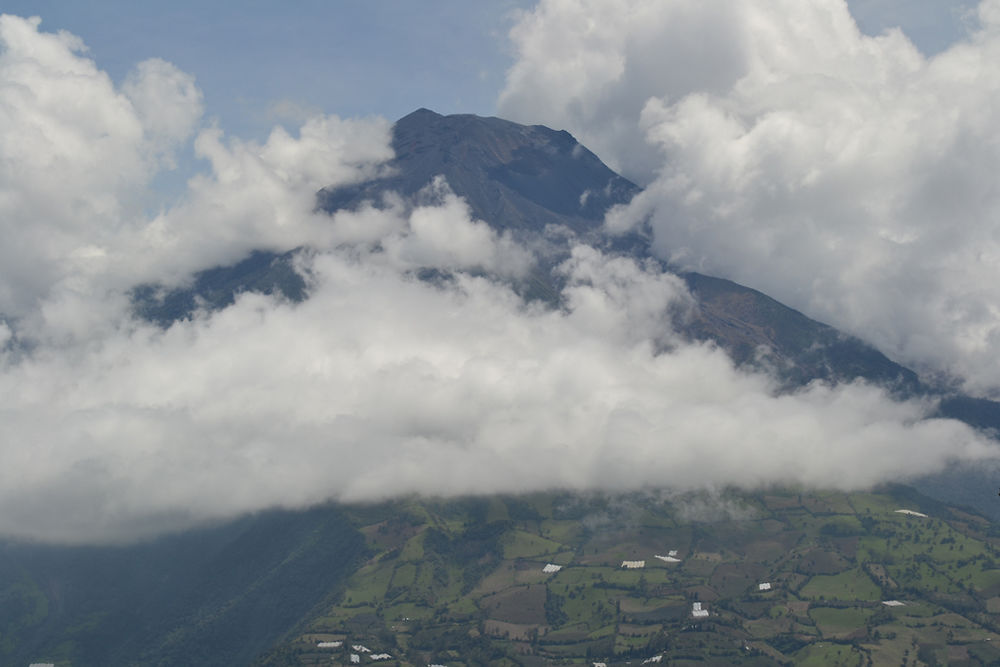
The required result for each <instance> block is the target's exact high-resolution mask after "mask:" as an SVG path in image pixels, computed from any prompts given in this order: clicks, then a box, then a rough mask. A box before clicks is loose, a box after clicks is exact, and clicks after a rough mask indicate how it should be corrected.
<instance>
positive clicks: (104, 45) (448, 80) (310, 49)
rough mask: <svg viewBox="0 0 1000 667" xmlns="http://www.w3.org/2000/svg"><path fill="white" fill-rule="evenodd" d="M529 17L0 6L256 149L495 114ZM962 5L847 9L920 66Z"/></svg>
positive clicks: (49, 0)
mask: <svg viewBox="0 0 1000 667" xmlns="http://www.w3.org/2000/svg"><path fill="white" fill-rule="evenodd" d="M534 4H535V3H534V2H533V1H532V0H491V1H490V2H488V3H470V2H465V1H464V0H433V1H432V2H366V1H361V0H347V1H341V2H329V1H324V0H299V1H297V2H295V3H293V4H289V3H278V2H273V1H268V0H240V1H239V2H234V1H232V0H226V1H219V2H210V3H205V2H196V1H194V0H175V1H174V2H169V3H153V2H134V1H133V0H100V1H98V2H87V3H80V2H64V1H61V0H8V1H7V2H5V3H4V7H3V11H4V12H6V13H12V14H18V15H21V16H31V15H38V16H41V17H42V25H41V28H42V30H45V31H54V30H60V29H65V30H68V31H70V32H72V33H73V34H75V35H78V36H79V37H81V38H82V39H83V40H84V42H85V43H86V44H87V46H88V47H89V48H90V55H91V57H93V58H94V60H96V62H97V64H98V66H99V67H100V68H102V69H104V70H105V71H107V72H108V73H109V74H110V75H111V76H112V77H113V78H114V79H115V80H116V81H120V80H121V79H122V78H123V77H124V76H125V74H126V73H127V72H128V71H129V70H130V69H131V68H132V67H133V66H134V65H135V64H136V63H138V62H140V61H142V60H144V59H146V58H152V57H157V58H163V59H164V60H167V61H169V62H171V63H173V64H175V65H176V66H177V67H179V68H180V69H181V70H183V71H185V72H188V73H191V74H193V75H194V76H195V77H196V80H197V84H198V86H199V88H201V90H202V92H203V93H204V95H205V106H206V111H207V116H208V117H209V118H211V117H216V118H218V119H219V121H220V125H221V126H222V127H224V128H226V131H227V133H229V134H234V135H237V136H243V137H247V138H249V137H254V138H262V137H264V136H266V133H267V132H268V130H269V129H270V128H271V127H272V126H273V125H274V124H275V123H276V122H285V123H286V124H289V125H292V126H294V125H296V124H297V122H298V121H299V120H301V117H300V116H304V115H305V114H306V113H308V112H317V111H319V112H323V113H334V114H337V115H340V116H365V115H372V114H375V115H381V116H384V117H386V118H389V119H391V120H395V119H396V118H399V117H401V116H403V115H405V114H407V113H409V112H410V111H412V110H414V109H416V108H419V107H421V106H426V107H430V108H433V109H434V110H435V111H438V112H441V113H463V112H468V113H477V114H487V115H488V114H493V113H495V110H496V109H495V107H496V98H497V95H498V93H499V91H500V89H501V88H502V86H503V81H504V76H505V72H506V70H507V68H508V67H509V66H510V65H511V63H512V62H513V53H512V52H511V47H510V44H509V42H508V40H507V33H508V31H509V29H510V27H511V26H512V25H513V21H514V16H513V15H514V13H515V12H517V11H518V10H519V9H527V8H531V7H533V6H534ZM973 4H974V3H972V2H970V0H851V1H850V2H849V5H850V7H851V10H852V12H853V13H854V16H855V18H856V19H857V20H858V22H859V24H860V26H861V28H862V29H863V30H864V31H865V32H868V33H869V34H877V33H879V32H881V31H882V30H884V29H886V28H889V27H893V26H901V27H902V28H903V29H904V31H905V32H906V33H907V34H908V35H909V36H910V37H911V39H913V40H914V42H915V43H916V44H917V45H918V46H919V47H920V48H921V49H922V50H923V51H924V52H925V53H934V52H937V51H939V50H941V49H942V48H944V47H945V46H947V45H948V44H949V43H951V42H952V41H953V40H954V39H956V38H957V37H958V36H960V35H961V34H962V33H963V22H962V14H963V12H964V11H965V10H967V9H968V8H969V7H970V6H972V5H973ZM290 8H291V9H290ZM297 112H302V113H297Z"/></svg>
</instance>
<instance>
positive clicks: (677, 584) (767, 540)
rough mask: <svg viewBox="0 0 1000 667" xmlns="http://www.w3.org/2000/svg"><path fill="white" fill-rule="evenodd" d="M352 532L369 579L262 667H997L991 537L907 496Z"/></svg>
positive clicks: (390, 524)
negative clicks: (363, 545) (363, 544)
mask: <svg viewBox="0 0 1000 667" xmlns="http://www.w3.org/2000/svg"><path fill="white" fill-rule="evenodd" d="M901 510H904V511H901ZM350 514H351V515H352V517H353V519H354V521H355V522H356V523H357V525H358V526H359V527H360V530H361V532H362V533H364V534H365V537H366V541H367V544H368V548H369V557H368V559H367V560H366V562H365V564H364V565H363V566H362V567H361V568H359V569H358V570H356V571H355V572H354V573H353V574H352V575H351V576H350V578H349V579H348V581H347V584H346V590H345V591H344V593H343V594H342V595H341V596H340V597H339V598H338V599H337V600H336V603H335V604H331V605H329V606H328V607H326V608H323V609H322V610H319V611H318V612H317V613H316V614H315V615H314V616H313V617H312V618H311V619H310V620H309V621H308V622H305V623H303V624H302V625H301V626H300V630H299V634H298V635H297V636H296V637H295V638H294V639H292V640H291V641H289V642H287V643H286V644H284V645H282V646H281V647H278V648H276V649H274V650H273V651H271V652H270V653H269V654H268V655H267V656H265V657H264V658H263V659H261V661H260V663H259V664H263V665H320V664H331V662H332V663H333V664H348V663H349V661H350V654H351V653H355V654H358V655H361V656H364V657H362V658H361V660H362V662H363V663H365V664H370V663H372V662H373V659H372V658H371V655H384V654H388V655H390V656H391V658H386V659H385V660H384V661H380V662H382V663H383V664H398V665H424V664H429V663H433V664H442V665H480V664H508V665H541V664H591V663H592V662H604V663H606V664H609V665H611V664H626V662H629V661H630V662H631V664H640V663H641V664H652V663H655V662H659V661H662V662H663V663H664V664H667V663H669V664H678V665H683V664H706V663H707V664H716V665H728V664H748V665H751V664H752V665H773V664H793V663H794V664H805V665H809V664H814V665H834V664H837V665H868V664H874V665H884V664H893V665H896V664H910V665H917V664H921V665H934V664H952V665H955V664H966V665H979V664H982V665H987V664H996V662H997V661H1000V644H997V643H998V642H1000V623H998V621H997V619H996V616H995V613H996V611H998V610H1000V563H998V561H997V555H998V547H1000V531H997V530H996V528H995V527H993V526H992V525H991V524H990V523H989V522H988V521H986V520H985V519H983V518H981V517H978V516H975V515H972V514H969V513H966V512H963V511H961V510H958V509H956V508H952V507H948V506H945V505H942V504H940V503H937V502H935V501H932V500H929V499H927V498H924V497H922V496H920V495H918V494H915V493H913V492H912V491H909V490H907V489H905V488H903V487H896V488H891V489H885V490H883V491H882V492H878V493H857V494H842V493H808V492H804V491H799V490H772V491H768V492H764V493H761V494H753V495H748V494H742V493H736V492H731V493H724V494H722V495H717V496H716V495H713V496H709V495H690V496H684V497H669V496H662V495H658V494H632V495H628V496H604V495H592V496H586V497H580V496H569V495H562V494H543V495H534V496H530V497H505V498H490V499H475V500H465V501H455V502H449V503H443V502H437V503H436V502H421V501H416V500H411V501H399V502H394V503H387V504H384V505H380V506H378V507H367V508H353V509H351V510H350ZM639 564H641V565H642V567H636V568H635V569H630V567H628V566H636V565H639ZM553 566H558V567H553ZM762 584H766V585H765V586H763V588H764V589H766V590H762V586H761V585H762ZM893 601H894V602H893ZM887 602H891V603H892V606H890V605H887V604H886V603H887ZM897 603H898V604H897ZM699 604H700V605H701V610H702V611H704V612H707V613H705V614H704V615H699V616H695V615H693V610H694V609H696V608H697V606H698V605H699ZM320 642H325V643H331V642H332V644H327V645H326V646H325V647H320ZM337 642H340V644H337ZM995 644H996V646H995ZM353 645H356V646H363V647H365V648H368V649H370V651H371V653H370V654H365V653H364V651H363V649H353V648H351V647H352V646H353Z"/></svg>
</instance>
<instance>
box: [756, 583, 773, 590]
mask: <svg viewBox="0 0 1000 667" xmlns="http://www.w3.org/2000/svg"><path fill="white" fill-rule="evenodd" d="M757 590H758V591H769V590H771V582H769V581H765V582H764V583H762V584H757Z"/></svg>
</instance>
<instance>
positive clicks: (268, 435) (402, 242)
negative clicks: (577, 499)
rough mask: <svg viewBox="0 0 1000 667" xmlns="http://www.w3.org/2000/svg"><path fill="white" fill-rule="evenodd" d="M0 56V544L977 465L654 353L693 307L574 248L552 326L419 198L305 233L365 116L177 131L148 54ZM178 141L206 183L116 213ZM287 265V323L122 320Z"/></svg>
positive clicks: (831, 390)
mask: <svg viewBox="0 0 1000 667" xmlns="http://www.w3.org/2000/svg"><path fill="white" fill-rule="evenodd" d="M0 49H2V51H0V77H2V78H0V113H3V114H5V116H4V121H5V122H4V123H2V124H0V127H2V128H3V129H0V132H3V133H5V134H4V138H5V139H6V138H17V139H18V140H19V141H20V143H18V142H15V141H11V142H8V141H6V140H2V141H0V163H2V165H3V169H4V171H3V176H2V179H0V206H2V207H4V209H3V212H4V217H2V218H0V220H2V222H0V224H2V225H4V226H5V227H4V233H5V234H6V235H9V237H10V238H11V239H13V241H12V243H13V244H16V247H17V248H18V249H19V253H17V252H15V250H14V248H13V247H7V246H6V245H5V246H4V247H3V249H0V252H2V253H5V255H4V258H3V259H4V260H5V261H2V262H0V312H3V314H4V319H3V321H2V324H0V457H2V460H3V461H4V466H3V467H2V468H0V507H3V508H4V509H3V511H2V512H0V535H5V536H16V537H24V538H33V539H43V540H53V541H69V542H102V541H117V540H129V539H135V538H139V537H143V536H146V535H151V534H156V533H158V532H161V531H164V530H171V529H179V528H183V527H187V526H190V525H193V524H195V523H197V522H200V521H206V520H212V519H224V518H228V517H232V516H236V515H239V514H241V513H245V512H251V511H255V510H259V509H263V508H267V507H273V506H283V507H303V506H308V505H310V504H313V503H318V502H322V501H326V500H330V499H335V500H345V501H360V500H374V499H380V498H385V497H388V496H393V495H399V494H409V493H422V494H444V495H451V494H466V493H491V492H501V491H502V492H518V491H533V490H540V489H548V488H562V489H574V490H584V489H608V490H625V489H637V488H649V487H652V488H662V487H670V488H672V489H677V490H688V489H696V488H702V487H705V486H719V485H728V484H734V485H739V486H742V487H745V488H757V487H761V486H767V485H770V484H776V483H801V484H808V485H816V486H821V487H829V488H841V489H854V488H863V487H866V486H869V485H871V484H874V483H876V482H879V481H882V480H885V479H898V478H905V477H906V476H909V475H916V474H921V473H925V472H929V471H933V470H936V469H939V468H940V467H942V466H943V465H945V464H946V463H947V462H949V461H952V460H967V461H968V460H980V459H983V458H987V457H989V458H994V457H995V455H996V447H995V445H994V443H992V442H989V441H987V440H985V439H983V438H982V437H980V436H978V435H977V434H975V433H974V432H973V431H971V430H970V429H969V428H968V427H966V426H964V425H962V424H960V423H958V422H954V421H949V420H936V419H926V418H925V415H926V414H927V413H928V412H929V410H930V409H931V408H932V406H930V405H925V404H922V403H919V402H908V403H898V402H894V401H892V400H890V399H889V398H888V397H887V396H886V395H885V394H884V393H883V392H882V391H881V390H880V389H878V388H875V387H871V386H867V385H864V384H854V385H844V386H839V387H829V386H824V385H813V386H810V387H807V388H805V389H804V390H802V391H800V392H798V393H795V394H791V395H781V396H777V395H775V392H774V387H773V386H772V384H771V381H770V380H769V379H768V378H767V377H765V376H763V375H754V374H750V373H747V372H744V371H740V370H737V369H735V368H734V367H733V365H732V363H731V362H730V360H729V359H728V358H727V357H726V355H725V354H723V353H722V352H720V351H719V350H717V349H715V348H713V347H711V346H705V345H688V344H684V343H682V342H681V341H680V340H679V339H678V338H677V337H676V336H675V334H674V333H673V329H672V322H671V316H670V313H676V312H683V310H684V309H685V308H686V307H687V306H688V305H689V304H690V300H691V297H690V295H689V294H688V293H687V292H686V290H685V287H684V285H683V283H682V282H681V281H679V280H678V279H677V278H676V277H674V276H672V275H670V274H664V273H662V272H660V271H659V270H658V269H656V268H655V266H653V265H650V266H647V265H644V264H640V263H637V262H636V261H634V260H631V259H626V258H621V257H615V256H608V255H605V254H602V253H601V252H600V251H598V250H595V249H594V248H590V247H588V246H585V245H579V246H577V247H575V248H574V249H573V252H572V255H571V256H570V257H569V259H567V260H566V261H565V263H564V264H563V265H562V266H561V267H560V268H559V271H561V272H562V274H563V276H564V277H565V279H566V280H565V284H566V286H565V288H564V290H563V297H564V298H563V303H564V305H563V306H562V307H561V308H560V309H556V310H553V309H546V308H544V307H542V306H540V305H537V304H527V303H525V302H524V301H522V300H521V299H520V298H519V297H518V296H517V295H516V294H515V293H514V292H513V291H512V290H511V288H510V287H509V286H508V278H510V277H516V276H519V275H523V273H524V271H525V270H526V269H527V267H528V266H529V265H530V252H529V250H528V249H526V248H523V247H521V246H518V245H517V244H516V243H514V242H513V241H512V240H511V239H510V238H509V237H507V236H504V235H500V234H497V233H496V232H495V231H493V230H492V229H491V228H489V227H488V226H487V225H486V224H485V223H484V222H482V221H477V220H473V219H471V218H470V215H469V212H468V208H467V207H466V206H465V204H464V202H463V201H462V200H461V199H459V198H458V197H456V196H455V195H454V194H453V193H451V192H450V191H449V190H448V188H447V184H446V183H444V182H441V181H435V182H432V183H430V184H428V191H427V192H426V193H424V194H425V196H422V197H421V198H419V199H420V202H421V203H419V204H415V203H413V202H404V201H403V200H402V199H399V198H397V199H396V200H391V201H389V202H388V203H387V205H386V206H384V207H383V208H381V209H376V208H374V207H372V206H362V207H361V208H359V209H358V210H355V211H340V212H338V213H336V214H335V215H332V216H329V215H326V214H322V213H316V212H315V211H314V210H313V207H314V195H315V192H316V190H317V189H318V188H319V187H321V186H326V185H332V184H338V183H350V182H353V181H357V180H359V179H363V178H366V177H369V176H371V175H373V174H375V173H378V172H379V170H380V169H383V168H384V167H383V163H384V161H385V160H386V159H387V158H388V157H390V156H391V151H390V150H389V148H388V138H389V132H388V130H389V126H388V123H386V122H385V121H384V120H379V119H371V120H343V119H339V118H336V117H330V116H327V117H317V118H312V119H309V120H307V121H306V122H305V123H304V124H303V126H302V127H301V128H300V129H299V131H298V133H297V135H295V136H293V135H292V134H291V133H289V132H287V131H285V130H283V129H280V128H279V129H275V131H274V132H273V133H272V134H271V136H270V138H269V139H268V140H267V141H266V142H265V143H264V144H260V145H258V144H255V143H250V142H241V141H238V140H233V139H227V138H226V137H225V135H224V134H223V133H222V131H221V130H220V129H219V128H215V127H211V126H209V127H207V128H206V127H202V126H201V120H200V94H199V93H198V90H197V88H196V87H195V86H194V82H193V81H192V80H191V78H190V77H189V76H188V75H186V74H184V73H182V72H179V71H178V70H176V69H175V68H173V67H172V66H170V65H169V64H167V63H164V62H162V61H149V62H147V63H143V64H140V65H139V66H138V67H137V68H136V71H135V73H134V74H133V75H132V76H130V77H129V78H128V79H127V80H126V81H125V83H124V84H123V85H122V86H121V87H120V88H116V87H115V86H114V85H113V84H112V83H111V82H110V80H109V79H108V77H107V76H106V75H105V74H104V73H102V72H101V71H100V70H98V69H97V67H96V65H95V64H94V63H93V62H91V61H90V60H88V59H87V58H86V56H85V52H84V50H83V46H82V44H81V43H80V42H79V40H77V39H76V38H74V37H72V36H70V35H66V34H58V35H52V34H46V33H44V32H39V24H38V22H37V21H26V20H23V19H19V18H16V17H9V16H5V17H3V18H2V19H0ZM71 95H79V96H80V97H81V98H82V99H85V100H87V102H86V104H85V105H83V106H73V105H67V104H60V103H59V100H60V99H63V100H64V99H66V97H67V96H71ZM190 137H193V141H194V146H195V149H196V151H197V152H198V154H199V155H200V156H202V157H203V158H204V159H205V160H206V162H207V163H208V168H209V171H208V172H206V173H205V174H203V175H200V176H197V177H195V178H194V179H192V181H191V182H190V183H189V188H188V191H187V192H186V194H185V195H184V197H183V198H182V199H181V200H180V201H178V202H177V203H176V204H175V205H174V206H171V207H169V208H167V209H165V210H164V211H162V212H160V213H158V214H157V215H154V216H145V215H142V214H141V213H140V211H139V208H138V207H137V206H135V204H134V202H137V201H140V200H141V199H142V197H143V192H144V191H145V189H146V188H147V187H148V184H149V182H150V180H151V178H152V176H153V175H154V174H155V173H156V171H157V169H162V168H167V167H169V165H170V155H171V153H172V151H175V150H177V149H178V147H179V146H180V145H181V144H182V142H184V141H186V140H189V138H190ZM18 151H20V152H18ZM22 156H27V157H30V158H31V159H30V160H27V161H26V162H25V163H24V164H22V165H21V166H20V169H18V168H16V167H17V165H18V164H19V162H18V160H19V159H20V158H21V157H22ZM32 160H34V161H32ZM52 165H57V166H54V167H52ZM49 167H52V168H53V169H56V170H57V171H55V172H52V171H50V170H49ZM53 174H56V175H57V176H58V178H54V177H53ZM299 246H306V247H307V249H306V250H304V251H302V252H300V253H299V254H298V260H297V261H298V270H299V271H300V272H301V273H302V275H303V276H304V277H305V278H306V279H307V282H308V298H307V299H306V300H304V301H302V302H300V303H290V302H287V301H284V300H282V299H280V298H275V297H270V296H264V295H260V294H243V295H241V296H240V297H238V298H237V300H236V302H235V303H234V304H232V305H231V306H229V307H226V308H224V309H221V310H216V311H208V310H205V311H199V312H198V313H197V314H196V315H195V316H194V317H193V318H191V319H190V320H184V321H178V322H175V323H174V324H173V325H171V326H170V327H169V328H166V329H160V328H157V327H155V326H153V325H151V324H149V323H147V322H143V321H141V320H137V319H135V317H134V316H133V315H132V314H131V311H130V307H129V302H128V298H127V294H128V291H129V290H130V289H131V288H132V287H133V286H134V285H135V284H136V283H138V282H143V281H150V280H156V281H161V282H164V283H167V284H182V283H183V281H184V280H185V279H188V278H189V276H190V274H191V272H193V271H196V270H198V269H201V268H205V267H209V266H213V265H216V264H219V263H226V262H230V261H234V260H237V259H239V258H240V257H241V256H242V255H243V254H244V253H245V252H247V251H248V250H250V249H254V248H265V249H271V250H279V251H284V250H288V249H291V248H296V247H299ZM8 258H9V259H10V260H11V261H10V262H8V261H6V259H8ZM422 269H433V270H435V272H436V274H437V275H439V276H440V279H439V280H435V281H433V282H427V281H422V280H420V279H418V278H417V277H416V276H417V275H418V274H419V273H420V271H421V270H422Z"/></svg>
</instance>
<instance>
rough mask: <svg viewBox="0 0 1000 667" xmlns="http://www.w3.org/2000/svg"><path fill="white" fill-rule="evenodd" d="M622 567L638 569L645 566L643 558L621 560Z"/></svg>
mask: <svg viewBox="0 0 1000 667" xmlns="http://www.w3.org/2000/svg"><path fill="white" fill-rule="evenodd" d="M622 567H623V568H625V569H626V570H639V569H642V568H644V567H646V561H644V560H623V561H622Z"/></svg>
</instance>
